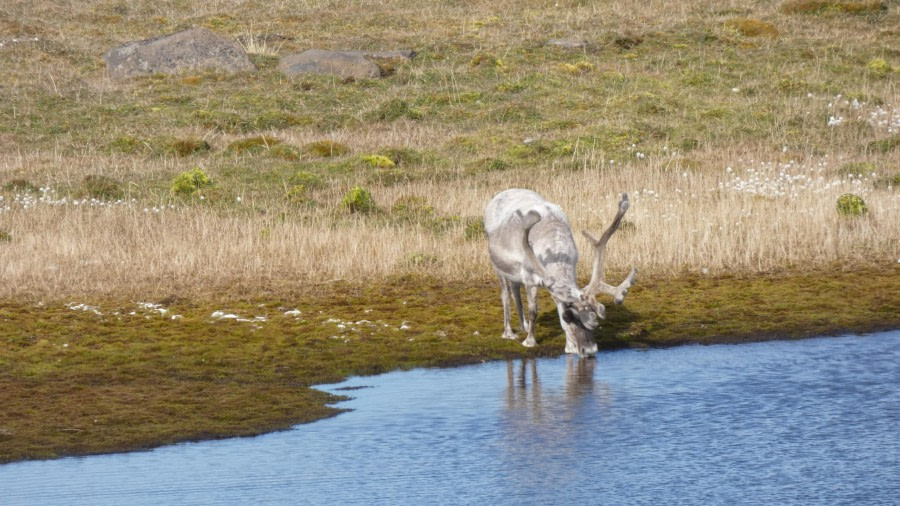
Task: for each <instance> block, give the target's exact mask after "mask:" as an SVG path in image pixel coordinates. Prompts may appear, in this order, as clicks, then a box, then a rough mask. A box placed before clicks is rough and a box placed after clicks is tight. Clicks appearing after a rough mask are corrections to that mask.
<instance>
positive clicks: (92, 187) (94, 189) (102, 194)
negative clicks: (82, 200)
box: [78, 174, 125, 200]
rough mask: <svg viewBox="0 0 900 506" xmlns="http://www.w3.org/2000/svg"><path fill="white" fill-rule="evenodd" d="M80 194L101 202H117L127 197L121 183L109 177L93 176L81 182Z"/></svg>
mask: <svg viewBox="0 0 900 506" xmlns="http://www.w3.org/2000/svg"><path fill="white" fill-rule="evenodd" d="M78 193H79V194H80V195H81V196H83V197H92V198H96V199H100V200H116V199H121V198H122V197H124V196H125V189H124V188H123V185H122V183H121V182H119V181H117V180H116V179H114V178H111V177H109V176H101V175H98V174H91V175H88V176H85V178H84V179H83V180H82V181H81V187H80V188H79V191H78Z"/></svg>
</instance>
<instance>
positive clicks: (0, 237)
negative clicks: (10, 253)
mask: <svg viewBox="0 0 900 506" xmlns="http://www.w3.org/2000/svg"><path fill="white" fill-rule="evenodd" d="M3 242H12V235H10V233H9V232H7V231H6V230H0V243H3Z"/></svg>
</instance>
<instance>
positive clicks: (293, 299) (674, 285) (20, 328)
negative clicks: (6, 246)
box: [0, 232, 900, 463]
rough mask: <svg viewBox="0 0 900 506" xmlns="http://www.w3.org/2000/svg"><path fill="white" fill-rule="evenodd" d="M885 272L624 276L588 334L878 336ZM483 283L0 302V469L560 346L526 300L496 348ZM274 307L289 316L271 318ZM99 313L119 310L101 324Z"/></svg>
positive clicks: (635, 341) (282, 422)
mask: <svg viewBox="0 0 900 506" xmlns="http://www.w3.org/2000/svg"><path fill="white" fill-rule="evenodd" d="M273 233H274V232H273ZM440 261H441V260H440V258H438V257H437V256H436V255H434V254H431V253H428V252H425V251H414V252H411V253H410V254H409V255H408V256H407V257H406V258H404V259H403V260H402V262H403V263H404V264H405V268H407V269H409V270H411V271H413V272H427V271H428V269H429V268H430V267H431V266H432V265H434V263H436V262H440ZM898 278H900V269H896V268H892V267H888V268H885V269H880V270H871V271H858V272H842V271H840V270H835V271H823V272H819V273H812V274H806V275H799V276H798V275H795V276H786V277H778V276H772V277H758V278H752V279H747V278H708V277H691V276H679V277H675V278H667V279H641V280H640V281H639V283H638V284H637V285H635V287H634V288H633V289H632V290H631V291H630V293H629V294H628V299H627V300H626V302H625V304H624V305H613V304H610V305H608V306H607V318H606V320H605V321H604V323H603V326H602V328H601V329H600V330H598V331H597V333H596V340H597V342H598V344H599V346H600V348H601V350H608V349H613V348H621V347H635V348H643V347H648V346H654V347H657V346H673V345H678V344H685V343H704V344H708V343H715V342H731V343H737V342H747V341H758V340H765V339H777V338H800V337H808V336H815V335H823V334H831V333H846V332H848V331H856V332H867V331H875V330H878V329H887V328H896V326H897V325H898V324H900V320H898V316H897V315H900V307H898V303H900V302H898V300H897V298H896V297H890V296H889V295H888V294H892V293H894V291H895V290H896V286H897V284H898V282H900V279H898ZM495 285H496V281H495V280H484V281H474V282H473V281H467V282H448V281H447V280H443V279H434V278H430V277H427V276H424V275H406V276H401V277H397V278H395V279H393V280H390V281H386V282H378V283H369V282H367V283H358V284H350V283H338V284H333V285H329V286H321V285H310V286H303V287H300V288H296V287H295V288H294V289H293V290H294V291H292V292H291V291H289V292H284V293H280V294H278V295H272V294H270V295H268V296H267V298H260V299H249V300H248V299H246V298H245V297H236V298H216V297H218V296H213V297H212V298H197V299H185V298H180V297H169V298H167V299H166V300H165V301H162V302H166V307H167V309H168V310H169V311H170V314H179V315H182V318H180V319H179V320H177V321H173V320H171V319H169V318H167V317H163V316H160V315H158V314H155V313H150V312H148V313H147V314H146V315H143V314H139V315H136V316H135V317H129V316H128V315H127V314H128V312H130V311H133V310H135V305H134V303H133V302H131V301H130V300H128V299H125V300H118V299H113V300H108V299H102V298H101V299H95V300H84V302H86V303H89V304H91V305H93V306H97V307H98V309H99V311H101V312H102V313H103V314H104V315H103V316H98V315H96V314H94V313H92V312H83V311H72V310H71V309H69V308H68V307H66V306H65V303H66V302H68V301H67V300H64V301H53V300H46V299H45V300H43V302H44V304H43V305H40V306H38V305H35V304H33V303H30V302H27V301H23V300H21V299H14V300H3V301H0V364H3V373H2V374H0V392H3V393H4V394H5V397H4V402H5V404H4V406H3V409H2V410H0V427H2V428H3V429H4V430H5V431H7V433H13V434H15V437H13V438H9V439H5V440H2V441H0V463H6V462H11V461H16V460H22V459H35V458H54V457H59V456H63V455H87V454H92V453H99V452H120V451H128V450H135V449H146V448H152V447H156V446H159V445H164V444H171V443H175V442H178V441H186V440H197V439H210V438H222V437H230V436H241V435H244V436H246V435H252V434H259V433H263V432H267V431H272V430H278V429H284V428H288V427H291V426H293V425H295V424H298V423H303V422H309V421H313V420H317V419H321V418H323V417H326V416H331V415H334V414H335V413H337V410H335V409H332V408H328V407H327V406H326V404H327V403H329V402H334V401H335V400H336V398H335V397H333V396H330V395H327V394H324V393H322V392H318V391H315V390H312V389H311V388H310V386H311V385H317V384H322V383H332V382H336V381H340V380H341V379H343V378H345V377H347V376H349V375H365V374H375V373H380V372H386V371H391V370H396V369H408V368H411V367H435V366H453V365H461V364H470V363H480V362H481V361H484V360H501V359H505V358H511V357H540V356H557V355H559V354H561V353H563V349H564V347H565V336H564V334H563V332H562V331H561V329H560V327H559V318H558V316H557V315H556V308H555V306H554V305H553V304H552V301H551V300H550V298H549V296H548V295H547V293H546V290H541V291H540V296H539V301H540V302H539V313H538V325H537V329H536V330H537V341H538V346H537V347H535V348H525V347H523V346H521V345H520V344H519V343H516V342H511V341H508V340H504V339H501V338H500V333H501V331H502V315H501V309H500V298H499V296H498V292H497V288H496V286H495ZM776 290H777V292H778V294H779V296H778V297H772V296H771V294H772V293H773V291H776ZM835 293H839V294H841V296H840V297H835V296H834V294H835ZM672 300H677V301H679V303H678V304H671V301H672ZM285 308H290V309H294V308H296V309H298V310H299V311H300V314H299V315H296V316H293V315H285V314H284V311H285ZM323 308H324V310H325V312H324V313H319V311H322V310H323ZM216 310H225V311H227V312H231V313H235V314H239V315H241V316H246V317H250V318H252V317H253V316H255V315H264V314H268V315H269V319H268V321H266V322H265V323H264V324H262V325H263V326H264V328H263V329H257V328H255V327H254V325H251V324H247V323H241V322H235V321H221V320H215V319H211V318H210V314H211V313H212V312H213V311H216ZM363 310H366V314H365V318H366V319H367V320H369V321H371V322H373V323H375V325H373V326H372V327H365V328H366V333H365V335H364V336H363V335H362V334H357V333H355V332H349V331H344V332H342V331H341V329H338V328H337V325H336V324H335V323H333V322H329V320H330V319H332V318H334V319H339V320H344V321H352V322H356V321H359V319H360V317H359V315H360V314H361V313H362V312H363ZM116 311H118V312H120V314H122V315H123V316H121V317H118V318H117V317H113V316H112V314H113V313H114V312H116ZM145 316H147V317H145ZM403 322H407V325H406V328H404V329H401V328H400V327H401V324H402V323H403ZM437 331H441V332H443V335H442V336H441V337H438V336H436V335H435V332H437ZM476 332H477V335H476ZM333 335H339V336H341V337H342V338H343V339H331V337H330V336H333ZM345 340H346V341H347V342H345ZM63 344H68V346H66V347H63ZM135 399H140V402H139V403H136V402H135ZM60 427H62V428H79V429H81V431H80V432H71V431H61V430H59V428H60Z"/></svg>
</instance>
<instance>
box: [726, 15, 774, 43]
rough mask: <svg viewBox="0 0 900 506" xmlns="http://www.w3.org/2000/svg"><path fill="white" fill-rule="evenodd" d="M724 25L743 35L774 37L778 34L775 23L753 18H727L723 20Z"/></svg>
mask: <svg viewBox="0 0 900 506" xmlns="http://www.w3.org/2000/svg"><path fill="white" fill-rule="evenodd" d="M725 27H726V28H729V29H732V30H735V31H736V32H738V33H740V34H741V35H743V36H745V37H771V38H773V39H774V38H776V37H778V35H779V32H778V28H775V25H773V24H771V23H766V22H765V21H761V20H759V19H753V18H736V19H729V20H728V21H726V22H725Z"/></svg>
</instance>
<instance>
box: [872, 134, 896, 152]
mask: <svg viewBox="0 0 900 506" xmlns="http://www.w3.org/2000/svg"><path fill="white" fill-rule="evenodd" d="M897 146H900V135H895V136H893V137H888V138H887V139H878V140H877V141H872V142H870V143H869V144H867V145H866V148H867V149H868V150H869V151H872V152H875V153H888V152H891V151H893V150H894V149H896V148H897Z"/></svg>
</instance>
